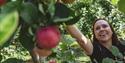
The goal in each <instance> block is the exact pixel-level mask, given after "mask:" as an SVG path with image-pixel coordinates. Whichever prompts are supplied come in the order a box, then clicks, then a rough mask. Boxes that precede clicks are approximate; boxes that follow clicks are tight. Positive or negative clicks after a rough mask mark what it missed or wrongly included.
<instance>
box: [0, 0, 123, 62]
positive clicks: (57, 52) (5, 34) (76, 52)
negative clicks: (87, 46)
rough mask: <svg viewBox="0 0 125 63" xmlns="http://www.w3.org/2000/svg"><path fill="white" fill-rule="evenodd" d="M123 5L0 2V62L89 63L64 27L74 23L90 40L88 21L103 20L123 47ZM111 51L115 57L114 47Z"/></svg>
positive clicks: (85, 0) (68, 0) (92, 0)
mask: <svg viewBox="0 0 125 63" xmlns="http://www.w3.org/2000/svg"><path fill="white" fill-rule="evenodd" d="M124 4H125V0H110V1H109V0H0V63H91V60H90V58H89V57H88V56H87V55H85V54H84V53H83V51H84V50H82V49H81V48H80V46H79V45H78V44H77V42H76V40H75V39H74V38H72V37H71V36H70V34H69V33H68V32H67V31H66V25H72V24H76V25H77V26H78V27H79V29H80V30H81V31H83V33H84V34H85V35H86V36H87V37H88V38H90V39H91V40H92V36H91V35H92V32H91V27H92V22H93V21H94V20H95V19H96V18H99V17H105V18H106V19H108V20H109V22H110V23H111V24H112V25H113V26H114V28H115V30H116V32H117V34H118V36H119V38H120V40H121V41H122V42H123V44H125V43H124V41H125V35H124V34H125V30H124V29H125V5H124ZM112 52H113V53H114V54H118V52H117V48H114V49H113V50H112ZM106 61H109V62H108V63H112V62H111V61H112V60H111V59H107V58H106V59H104V61H103V62H104V63H107V62H106ZM117 62H118V63H120V61H117Z"/></svg>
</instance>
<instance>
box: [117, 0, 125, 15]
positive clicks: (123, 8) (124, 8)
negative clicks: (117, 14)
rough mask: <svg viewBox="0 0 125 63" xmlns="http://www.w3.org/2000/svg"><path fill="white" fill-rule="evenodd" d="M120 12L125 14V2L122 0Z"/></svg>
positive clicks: (119, 7) (119, 3) (119, 6)
mask: <svg viewBox="0 0 125 63" xmlns="http://www.w3.org/2000/svg"><path fill="white" fill-rule="evenodd" d="M118 10H120V11H121V12H124V13H125V0H120V1H119V2H118Z"/></svg>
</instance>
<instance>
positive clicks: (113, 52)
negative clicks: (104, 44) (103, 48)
mask: <svg viewBox="0 0 125 63" xmlns="http://www.w3.org/2000/svg"><path fill="white" fill-rule="evenodd" d="M111 52H112V54H113V55H114V56H117V55H118V54H119V53H120V52H119V49H118V48H117V47H115V46H112V48H111Z"/></svg>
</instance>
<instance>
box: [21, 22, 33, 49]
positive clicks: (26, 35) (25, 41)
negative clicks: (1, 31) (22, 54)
mask: <svg viewBox="0 0 125 63" xmlns="http://www.w3.org/2000/svg"><path fill="white" fill-rule="evenodd" d="M29 28H30V27H29V25H27V24H26V23H22V26H21V29H20V32H19V40H20V43H21V44H22V46H23V47H24V48H26V49H27V50H28V51H31V50H32V49H33V47H34V41H33V36H32V35H31V34H30V32H29Z"/></svg>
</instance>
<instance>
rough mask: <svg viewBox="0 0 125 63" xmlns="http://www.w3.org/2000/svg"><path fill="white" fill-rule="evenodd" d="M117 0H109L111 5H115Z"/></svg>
mask: <svg viewBox="0 0 125 63" xmlns="http://www.w3.org/2000/svg"><path fill="white" fill-rule="evenodd" d="M118 1H119V0H111V3H112V4H113V5H117V3H118Z"/></svg>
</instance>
